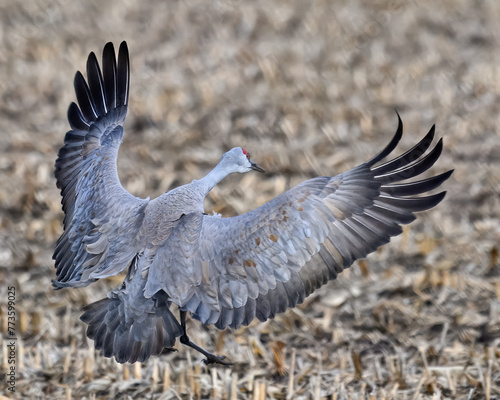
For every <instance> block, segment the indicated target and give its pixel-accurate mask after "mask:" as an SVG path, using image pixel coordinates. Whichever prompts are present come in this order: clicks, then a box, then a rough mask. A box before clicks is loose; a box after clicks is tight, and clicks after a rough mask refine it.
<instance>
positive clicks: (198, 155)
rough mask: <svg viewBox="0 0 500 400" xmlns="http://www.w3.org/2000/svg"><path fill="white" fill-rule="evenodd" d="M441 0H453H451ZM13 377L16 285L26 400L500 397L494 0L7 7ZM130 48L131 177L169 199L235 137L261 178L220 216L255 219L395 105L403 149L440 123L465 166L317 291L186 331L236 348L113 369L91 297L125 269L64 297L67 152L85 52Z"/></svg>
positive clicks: (5, 196) (368, 145) (374, 133)
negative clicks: (226, 359) (282, 305)
mask: <svg viewBox="0 0 500 400" xmlns="http://www.w3.org/2000/svg"><path fill="white" fill-rule="evenodd" d="M436 4H439V6H438V5H436ZM0 18H1V26H0V43H1V45H0V46H1V47H0V48H1V51H0V281H1V282H2V286H1V289H0V295H1V296H0V304H1V324H0V327H1V330H2V332H3V338H2V339H1V343H0V344H1V354H2V356H1V357H2V358H1V362H0V364H1V368H2V370H1V373H5V372H7V368H8V367H9V364H8V352H7V344H8V339H9V336H8V333H7V324H6V321H7V319H6V317H7V316H6V312H7V307H6V303H7V290H6V288H7V286H11V285H12V286H15V288H16V324H17V325H16V335H17V337H18V342H17V360H16V361H17V364H16V367H17V370H16V378H17V381H16V394H15V396H12V395H10V394H9V393H8V392H7V390H6V388H7V387H6V385H5V382H2V387H1V388H0V390H2V391H3V394H4V395H5V396H8V397H17V398H20V399H42V398H43V399H70V398H74V399H131V398H138V399H139V398H148V399H191V398H193V399H199V398H214V399H246V398H249V399H256V400H260V399H266V398H267V399H272V398H277V399H285V398H288V399H445V398H453V399H483V398H486V399H495V398H497V399H498V398H500V364H499V357H500V348H499V341H500V331H499V328H500V312H499V310H500V265H499V261H498V251H499V250H498V248H499V246H498V243H499V238H500V223H499V218H500V204H499V188H500V169H499V166H500V139H499V135H498V132H497V127H498V126H499V123H500V101H499V94H500V51H498V50H499V47H498V46H499V41H500V24H499V23H498V21H500V2H498V1H496V0H490V1H476V2H471V1H467V0H463V1H460V0H446V1H442V2H433V1H430V0H413V1H408V2H403V1H399V0H388V1H385V0H377V1H369V0H357V1H336V2H329V1H326V0H311V1H307V0H303V1H300V0H297V1H279V2H274V3H271V2H267V1H263V0H260V1H245V2H243V1H237V0H214V1H211V2H206V1H204V0H186V1H160V0H157V1H150V2H142V1H138V0H125V1H122V2H119V1H114V2H98V1H90V2H76V1H69V0H44V1H39V2H31V1H29V2H16V1H15V0H4V1H2V2H0ZM122 40H127V41H128V43H129V48H130V51H131V61H132V86H131V90H130V110H129V116H128V119H127V123H126V137H125V140H124V143H123V145H122V148H121V151H120V159H119V172H120V177H121V179H122V182H123V184H124V186H125V187H126V188H127V189H128V190H129V191H130V192H132V193H133V194H135V195H139V196H143V197H145V196H151V197H156V196H158V195H159V194H161V193H162V192H164V191H166V190H167V189H170V188H173V187H175V186H176V185H179V184H182V183H187V182H189V181H191V180H192V179H193V178H199V177H200V176H202V175H204V174H205V173H207V171H209V169H210V168H211V167H213V166H214V165H215V164H216V162H217V161H218V159H219V157H220V156H221V155H222V153H223V152H224V151H225V150H227V149H229V148H231V147H233V146H242V147H245V148H247V149H248V150H250V151H251V152H252V154H253V158H254V159H255V160H256V161H257V162H258V163H259V164H261V165H262V166H263V167H264V168H265V169H266V170H267V171H269V172H268V173H267V174H266V175H260V174H247V175H245V176H237V177H230V178H229V179H227V180H226V181H224V182H223V183H222V184H220V185H219V186H218V187H216V188H215V189H214V190H213V191H212V192H211V193H210V195H209V197H208V199H207V201H206V208H207V210H212V209H213V210H215V211H217V212H221V213H223V215H224V216H231V215H234V214H238V213H243V212H246V211H248V210H250V209H252V208H254V207H256V206H257V205H260V204H262V203H264V202H265V201H267V200H269V199H271V198H273V197H274V196H276V195H277V194H278V193H280V192H282V191H283V190H285V189H287V188H289V187H291V186H292V185H294V184H296V183H298V182H300V181H302V180H304V179H307V178H309V177H313V176H315V175H318V174H321V175H334V174H336V173H338V172H341V171H344V170H346V169H348V168H351V167H353V166H355V165H357V164H358V163H360V162H362V161H365V160H366V159H367V158H368V157H370V156H372V155H374V154H375V153H376V152H377V151H378V150H379V149H380V148H381V147H382V146H383V145H384V144H385V143H386V142H387V141H388V140H389V139H390V138H391V137H392V134H393V132H394V130H395V128H396V116H395V113H394V108H396V109H397V110H398V111H399V112H400V113H401V115H402V118H403V121H404V123H405V128H406V132H407V133H406V136H405V137H404V139H403V140H402V143H401V144H400V146H399V147H398V151H403V150H406V149H408V148H409V147H410V146H411V145H412V144H414V143H415V142H416V141H417V140H418V139H419V138H421V137H422V136H423V135H424V134H425V133H426V132H427V130H428V129H429V128H430V126H431V125H432V124H433V123H436V125H437V133H438V136H443V137H444V143H445V150H444V153H443V155H442V157H441V159H440V161H439V162H438V163H437V165H436V166H435V167H434V168H433V173H438V172H443V171H445V170H447V169H450V168H455V174H454V175H453V177H452V178H451V179H450V180H449V181H448V182H446V184H445V186H446V189H447V190H448V195H447V197H446V199H445V200H444V201H443V203H442V204H440V205H439V206H438V207H437V208H435V209H434V210H432V211H429V212H426V213H421V214H420V215H419V218H418V220H417V221H415V222H414V223H413V224H412V225H411V226H410V227H409V228H408V229H406V230H405V231H404V234H403V235H402V236H400V237H397V238H394V239H393V240H392V242H391V243H390V244H389V245H386V246H384V247H383V248H381V249H380V250H379V251H377V252H376V253H375V254H372V255H371V256H370V257H368V259H367V260H366V261H364V262H362V263H356V264H355V265H354V266H353V267H352V268H351V269H350V270H348V271H346V273H344V274H343V275H342V276H341V277H340V278H339V279H338V280H337V281H335V282H332V283H330V284H328V285H327V286H325V287H323V288H322V289H321V290H319V291H318V292H317V293H315V294H314V295H313V296H311V297H310V298H309V299H308V300H307V301H306V303H305V304H304V305H302V306H300V307H298V308H297V309H294V310H289V311H288V312H286V313H285V314H283V315H281V316H279V317H277V318H276V319H274V320H271V321H268V322H266V323H254V324H252V325H251V326H250V327H248V328H244V329H239V330H237V331H230V330H228V331H226V332H219V331H217V330H216V329H214V328H212V327H208V328H204V327H202V326H200V324H199V323H197V322H193V323H192V324H191V335H192V336H193V338H194V339H195V340H196V341H198V342H199V343H200V344H202V345H206V346H207V347H209V348H211V349H215V350H216V351H217V352H220V353H223V354H227V355H228V356H230V358H231V359H232V360H234V361H235V366H234V367H233V368H207V367H205V366H204V365H203V364H202V363H201V357H200V356H199V355H198V354H197V353H194V352H192V351H190V350H186V349H184V348H182V346H179V352H178V353H175V354H171V355H166V356H162V357H160V358H156V359H151V360H149V361H148V362H145V363H143V364H136V365H118V364H117V363H115V362H114V361H113V360H109V359H105V358H103V357H102V355H101V354H100V353H99V352H95V351H94V350H93V344H92V342H91V341H88V340H87V339H86V338H85V326H84V325H83V324H82V323H81V322H80V321H79V318H78V317H79V315H80V313H81V308H82V306H83V305H84V304H87V303H88V302H90V301H94V300H97V299H99V298H102V297H103V296H105V293H106V292H107V291H108V290H109V289H110V288H113V287H115V286H117V285H118V283H119V282H120V279H121V277H118V278H113V279H108V280H107V281H104V282H99V283H96V284H94V285H92V286H90V287H87V288H84V289H79V290H63V291H58V292H55V291H53V290H52V288H51V286H50V281H51V279H53V278H54V269H53V263H52V260H51V254H52V250H53V246H54V243H55V241H56V239H57V237H58V236H59V235H60V233H61V222H62V212H61V210H60V196H59V192H58V190H57V189H56V187H55V180H54V178H53V173H52V171H53V165H54V161H55V157H56V153H57V150H58V148H59V147H60V146H61V145H62V140H63V137H64V133H65V132H66V131H67V130H68V124H67V121H66V118H65V115H66V109H67V107H68V105H69V103H70V102H71V101H73V100H74V93H73V90H72V79H73V74H74V73H75V70H76V69H82V70H83V69H84V67H85V60H86V57H87V55H88V53H89V52H90V51H95V52H97V53H100V52H101V49H102V47H103V46H104V44H105V43H106V42H107V41H114V42H115V44H118V43H119V42H120V41H122Z"/></svg>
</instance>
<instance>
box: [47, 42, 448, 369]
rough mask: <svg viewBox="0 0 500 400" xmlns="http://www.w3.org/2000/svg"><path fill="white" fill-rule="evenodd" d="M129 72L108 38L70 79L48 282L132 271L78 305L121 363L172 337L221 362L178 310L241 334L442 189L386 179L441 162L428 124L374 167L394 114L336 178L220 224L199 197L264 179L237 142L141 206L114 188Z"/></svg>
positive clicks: (432, 182)
mask: <svg viewBox="0 0 500 400" xmlns="http://www.w3.org/2000/svg"><path fill="white" fill-rule="evenodd" d="M129 75H130V68H129V55H128V49H127V45H126V43H125V42H123V43H121V45H120V49H119V53H118V62H117V61H116V58H115V50H114V47H113V44H112V43H108V44H106V46H105V47H104V50H103V56H102V72H101V69H100V67H99V64H98V61H97V58H96V56H95V54H94V53H90V55H89V57H88V61H87V82H88V84H87V82H85V79H84V78H83V76H82V74H81V73H80V72H77V73H76V76H75V80H74V87H75V92H76V97H77V100H78V105H76V104H75V103H72V104H71V105H70V107H69V110H68V120H69V123H70V125H71V130H70V131H69V132H68V133H67V134H66V137H65V139H64V146H63V147H62V148H61V149H60V151H59V155H58V159H57V161H56V168H55V176H56V178H57V186H58V188H59V189H60V190H61V195H62V208H63V210H64V212H65V218H64V223H63V225H64V232H63V234H62V236H61V237H60V239H59V240H58V242H57V245H56V248H55V252H54V259H55V267H56V269H57V279H56V280H55V281H53V284H54V286H55V287H56V288H57V289H59V288H65V287H73V288H78V287H83V286H87V285H89V284H90V283H92V282H95V281H96V280H98V279H100V278H105V277H109V276H111V275H115V274H118V273H119V272H121V271H122V270H123V269H125V268H126V267H128V274H127V276H126V278H125V279H124V281H123V283H122V284H121V286H120V287H118V288H116V289H115V290H113V291H111V292H109V294H108V296H107V298H105V299H102V300H100V301H97V302H95V303H93V304H90V305H87V306H86V307H85V308H84V310H85V312H84V314H83V315H82V316H81V319H82V320H83V321H84V322H85V323H87V324H88V330H87V335H88V336H89V337H90V338H91V339H94V341H95V347H96V348H97V349H102V351H103V354H104V356H106V357H112V356H114V357H115V359H116V361H118V362H120V363H124V362H131V363H133V362H136V361H141V362H142V361H145V360H147V359H148V358H150V357H151V356H153V355H159V354H161V353H162V352H164V351H168V350H171V348H172V346H173V345H174V343H175V341H176V338H178V337H179V338H180V341H181V343H182V344H184V345H187V346H190V347H192V348H194V349H196V350H198V351H199V352H201V353H202V354H203V355H204V356H205V357H206V360H205V362H207V363H220V364H230V363H229V361H227V359H226V358H225V357H224V356H217V355H214V354H211V353H209V352H208V351H206V350H205V349H203V348H201V347H200V346H198V345H196V344H195V343H193V342H192V341H191V340H190V339H189V337H188V335H187V332H186V314H187V313H188V312H189V313H191V315H192V316H193V317H194V318H195V319H197V320H199V321H201V323H202V324H215V326H216V327H217V328H220V329H224V328H226V327H231V328H238V327H239V326H241V325H248V324H249V323H250V322H251V321H252V320H253V319H254V318H255V317H257V318H258V319H259V320H261V321H265V320H267V319H268V318H273V317H274V316H275V315H276V314H278V313H282V312H284V311H286V309H287V308H288V307H294V306H296V305H297V304H300V303H302V302H303V301H304V299H305V298H306V297H307V296H308V295H309V294H311V293H312V292H313V291H314V290H316V289H317V288H319V287H320V286H322V285H324V284H325V283H327V282H328V281H329V280H332V279H335V278H336V277H337V275H338V274H339V273H341V272H342V270H343V269H344V268H348V267H349V266H350V265H351V264H352V263H353V261H354V260H356V259H360V258H364V257H366V256H367V255H368V254H369V253H371V252H373V251H374V250H375V249H377V248H378V247H379V246H381V245H383V244H385V243H387V242H389V240H390V237H391V236H395V235H398V234H400V233H401V231H402V229H401V225H404V224H408V223H410V222H411V221H413V220H414V219H415V216H414V212H416V211H423V210H427V209H430V208H432V207H434V206H435V205H436V204H438V203H439V202H440V201H441V200H442V199H443V197H444V195H445V192H441V193H438V194H434V195H429V196H426V197H416V196H415V195H418V194H421V193H425V192H427V191H430V190H432V189H434V188H437V187H438V186H440V185H441V183H443V182H444V181H445V180H446V179H448V178H449V177H450V175H451V173H452V172H453V171H448V172H445V173H442V174H440V175H437V176H434V177H432V178H428V179H424V180H419V181H416V182H411V183H402V184H397V183H395V182H398V181H401V180H406V179H408V178H413V177H415V176H417V175H419V174H421V173H422V172H424V171H426V170H427V169H428V168H430V167H431V166H432V165H433V164H434V163H435V161H436V160H437V159H438V157H439V156H440V154H441V150H442V140H439V142H438V143H437V145H436V146H435V147H434V148H433V149H432V150H431V151H429V152H428V153H427V154H426V155H424V153H425V152H426V150H427V149H428V148H429V146H430V144H431V142H432V139H433V137H434V127H432V128H431V130H430V132H429V133H428V134H427V135H426V136H425V137H424V138H423V140H422V141H420V142H419V143H418V144H417V145H416V146H415V147H413V148H412V149H410V150H408V151H407V152H406V153H404V154H403V155H401V156H399V157H397V158H395V159H393V160H391V161H388V162H386V163H384V164H381V165H378V166H376V164H378V163H379V162H380V161H381V160H382V159H384V158H385V157H386V156H388V155H389V154H390V153H391V152H392V150H394V148H395V147H396V145H397V144H398V142H399V140H400V139H401V136H402V132H403V126H402V122H401V119H400V118H399V115H398V121H399V122H398V128H397V131H396V134H395V135H394V137H393V138H392V140H391V141H390V143H389V144H388V145H387V147H386V148H385V149H384V150H382V152H380V153H379V154H378V155H377V156H375V157H374V158H372V159H371V160H370V161H368V162H365V163H364V164H361V165H359V166H357V167H356V168H353V169H351V170H350V171H347V172H344V173H342V174H340V175H337V176H334V177H328V176H321V177H317V178H313V179H310V180H307V181H305V182H303V183H301V184H299V185H298V186H296V187H294V188H292V189H290V190H288V191H286V192H285V193H282V194H281V195H279V196H278V197H276V198H274V199H273V200H271V201H270V202H268V203H267V204H264V205H263V206H261V207H258V208H256V209H255V210H253V211H251V212H248V213H246V214H244V215H240V216H236V217H231V218H221V217H220V216H215V215H206V214H205V213H204V209H203V199H204V198H205V196H206V195H207V194H208V192H209V191H210V190H211V189H212V188H213V187H214V186H215V185H216V184H217V183H218V182H220V181H221V180H222V179H223V178H224V177H226V176H227V175H229V174H232V173H236V172H239V173H245V172H249V171H252V170H255V171H260V172H263V170H262V169H261V168H260V167H259V166H257V165H256V164H255V163H254V162H253V161H252V160H251V159H250V154H249V153H248V152H246V151H245V150H244V149H242V148H239V147H236V148H233V149H231V150H230V151H228V152H227V153H225V154H224V155H223V156H222V158H221V160H220V162H219V164H218V165H217V166H216V167H215V168H214V169H213V170H212V171H211V172H210V173H209V174H208V175H207V176H205V177H204V178H202V179H200V180H193V181H192V182H191V183H189V184H187V185H184V186H180V187H177V188H175V189H173V190H171V191H169V192H167V193H164V194H163V195H161V196H159V197H158V198H156V199H154V200H150V199H149V198H148V199H141V198H137V197H134V196H132V195H131V194H130V193H128V192H127V191H126V190H125V189H124V188H123V187H122V185H121V184H120V181H119V178H118V173H117V166H116V160H117V155H118V148H119V146H120V143H121V142H122V138H123V134H124V130H123V126H122V125H123V123H124V121H125V116H126V113H127V103H128V94H129ZM173 304H175V305H176V306H177V308H178V309H179V312H180V321H179V320H177V318H176V317H175V316H174V314H173V313H172V310H171V306H172V305H173ZM174 311H175V310H174Z"/></svg>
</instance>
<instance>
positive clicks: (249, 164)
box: [221, 147, 265, 173]
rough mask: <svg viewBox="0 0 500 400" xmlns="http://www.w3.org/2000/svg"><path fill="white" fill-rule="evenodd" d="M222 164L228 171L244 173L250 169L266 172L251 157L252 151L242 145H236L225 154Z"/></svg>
mask: <svg viewBox="0 0 500 400" xmlns="http://www.w3.org/2000/svg"><path fill="white" fill-rule="evenodd" d="M221 164H223V166H224V168H225V169H226V170H227V171H228V173H233V172H240V173H244V172H249V171H258V172H265V171H264V170H263V169H262V168H261V167H259V166H258V165H257V164H255V163H254V162H253V161H252V160H251V159H250V153H249V152H248V151H246V150H244V149H242V148H241V147H234V148H232V149H231V150H229V151H228V152H227V153H226V154H224V155H223V156H222V160H221Z"/></svg>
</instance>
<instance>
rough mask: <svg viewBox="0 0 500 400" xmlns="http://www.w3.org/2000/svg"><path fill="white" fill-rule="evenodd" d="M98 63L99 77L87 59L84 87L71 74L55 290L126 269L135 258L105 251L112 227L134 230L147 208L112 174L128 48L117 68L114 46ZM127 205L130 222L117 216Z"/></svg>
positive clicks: (60, 165) (61, 157)
mask: <svg viewBox="0 0 500 400" xmlns="http://www.w3.org/2000/svg"><path fill="white" fill-rule="evenodd" d="M102 61H103V70H102V72H101V69H100V67H99V63H98V61H97V58H96V56H95V54H94V53H93V52H92V53H90V55H89V57H88V60H87V80H88V84H87V82H86V81H85V79H84V78H83V75H82V74H81V72H79V71H78V72H77V73H76V74H75V79H74V87H75V93H76V98H77V101H78V105H77V104H76V103H72V104H71V105H70V106H69V109H68V121H69V124H70V126H71V130H70V131H69V132H68V133H67V134H66V136H65V139H64V146H63V147H62V148H61V149H60V151H59V154H58V159H57V161H56V164H55V176H56V179H57V187H58V188H60V189H61V195H62V201H61V202H62V208H63V211H64V212H65V217H64V222H63V226H64V233H63V234H62V235H61V237H60V238H59V240H58V242H57V245H56V248H55V252H54V255H53V258H54V260H55V265H56V274H57V280H56V281H54V282H53V283H54V286H55V287H56V288H61V287H69V286H71V287H79V286H86V285H88V284H89V283H91V282H93V281H95V280H96V279H97V278H93V277H91V274H94V275H95V274H97V273H99V274H103V273H104V274H106V273H109V274H110V275H113V274H115V273H117V272H119V271H120V270H121V269H123V268H125V267H126V266H127V265H128V264H129V263H130V261H131V259H132V258H133V256H134V254H132V253H131V254H127V255H126V257H125V256H123V257H121V258H123V260H122V259H121V258H120V257H119V256H116V255H117V253H116V251H109V250H110V249H111V246H112V240H114V238H113V237H112V236H114V233H113V231H114V229H116V221H118V220H120V221H122V222H120V223H121V224H125V225H126V226H123V227H122V228H133V227H134V226H135V225H137V224H138V223H139V222H140V220H141V218H142V215H143V210H144V207H145V201H143V200H140V199H137V198H135V197H133V196H132V195H130V194H129V193H128V192H127V191H126V190H125V189H123V187H122V186H121V183H120V181H119V178H118V174H117V172H116V157H117V154H118V147H119V144H120V143H121V140H122V138H123V128H122V124H123V122H124V121H125V117H126V114H127V103H128V93H129V78H130V63H129V56H128V48H127V44H126V42H122V43H121V45H120V48H119V53H118V62H117V61H116V58H115V49H114V46H113V44H112V43H107V44H106V45H105V47H104V50H103V57H102ZM125 203H126V204H128V205H127V206H126V207H128V208H129V209H130V215H131V218H129V219H128V220H125V219H123V218H122V217H121V216H120V215H118V214H120V212H119V211H120V210H117V208H119V206H120V205H123V206H124V207H125ZM133 212H135V213H136V214H135V217H134V218H132V217H133V216H134V215H133V214H132V213H133ZM113 213H115V214H116V215H113ZM115 250H117V251H118V249H115ZM113 259H114V260H113ZM122 264H123V265H122Z"/></svg>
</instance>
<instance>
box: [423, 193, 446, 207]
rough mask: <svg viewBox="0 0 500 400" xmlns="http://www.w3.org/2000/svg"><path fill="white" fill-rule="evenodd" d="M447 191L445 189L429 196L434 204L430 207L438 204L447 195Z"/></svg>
mask: <svg viewBox="0 0 500 400" xmlns="http://www.w3.org/2000/svg"><path fill="white" fill-rule="evenodd" d="M446 193H447V191H446V190H443V191H442V192H439V193H436V194H434V195H432V196H429V197H428V198H429V200H430V203H431V204H432V205H431V206H430V207H429V208H432V207H435V206H437V205H438V204H439V203H441V201H442V200H443V199H444V197H445V196H446Z"/></svg>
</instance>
